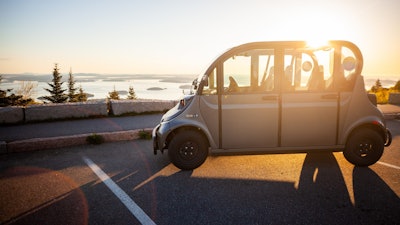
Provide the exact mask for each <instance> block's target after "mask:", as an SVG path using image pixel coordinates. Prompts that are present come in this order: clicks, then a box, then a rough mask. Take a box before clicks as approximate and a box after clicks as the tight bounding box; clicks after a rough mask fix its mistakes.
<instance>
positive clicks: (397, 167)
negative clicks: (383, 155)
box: [377, 161, 400, 170]
mask: <svg viewBox="0 0 400 225" xmlns="http://www.w3.org/2000/svg"><path fill="white" fill-rule="evenodd" d="M377 163H379V164H381V165H384V166H387V167H391V168H395V169H398V170H400V166H395V165H392V164H389V163H384V162H381V161H378V162H377Z"/></svg>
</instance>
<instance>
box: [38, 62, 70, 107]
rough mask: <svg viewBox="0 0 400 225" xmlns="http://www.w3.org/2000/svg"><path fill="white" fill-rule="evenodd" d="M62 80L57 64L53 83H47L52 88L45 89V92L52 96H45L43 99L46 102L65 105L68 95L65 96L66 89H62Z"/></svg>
mask: <svg viewBox="0 0 400 225" xmlns="http://www.w3.org/2000/svg"><path fill="white" fill-rule="evenodd" d="M61 78H62V76H61V74H60V72H58V65H57V63H56V64H55V66H54V70H53V80H52V81H53V83H47V84H48V85H49V86H50V87H51V88H50V89H49V88H45V90H46V91H48V92H49V93H50V94H51V95H50V96H44V97H43V98H44V99H45V100H47V101H50V102H53V103H63V102H66V101H67V99H68V95H66V94H64V92H65V91H66V89H62V84H63V83H64V82H61Z"/></svg>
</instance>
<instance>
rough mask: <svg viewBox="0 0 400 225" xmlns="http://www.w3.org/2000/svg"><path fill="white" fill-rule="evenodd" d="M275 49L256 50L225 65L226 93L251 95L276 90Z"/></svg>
mask: <svg viewBox="0 0 400 225" xmlns="http://www.w3.org/2000/svg"><path fill="white" fill-rule="evenodd" d="M273 52H274V51H273V49H271V50H268V49H256V50H252V51H249V52H243V53H240V54H237V55H235V56H234V57H231V58H229V59H227V60H225V62H224V63H223V80H224V88H223V90H224V93H232V94H235V93H241V94H251V93H260V92H267V91H273V90H274V54H273Z"/></svg>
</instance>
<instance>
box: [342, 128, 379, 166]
mask: <svg viewBox="0 0 400 225" xmlns="http://www.w3.org/2000/svg"><path fill="white" fill-rule="evenodd" d="M384 144H385V143H384V141H383V139H382V137H381V136H380V135H379V134H378V133H377V132H376V131H373V130H371V129H364V130H360V131H356V132H355V133H353V134H352V135H351V136H350V138H349V140H348V141H347V143H346V148H345V150H344V152H343V154H344V157H345V158H346V159H347V161H349V162H350V163H352V164H354V165H356V166H369V165H372V164H374V163H376V162H377V161H378V160H379V159H380V158H381V156H382V154H383V149H384Z"/></svg>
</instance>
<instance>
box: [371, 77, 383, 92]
mask: <svg viewBox="0 0 400 225" xmlns="http://www.w3.org/2000/svg"><path fill="white" fill-rule="evenodd" d="M381 89H382V83H381V81H380V80H379V79H378V80H376V81H375V85H374V86H372V87H371V92H378V91H379V90H381Z"/></svg>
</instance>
